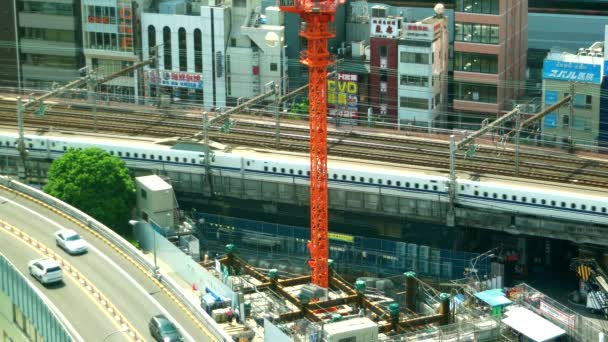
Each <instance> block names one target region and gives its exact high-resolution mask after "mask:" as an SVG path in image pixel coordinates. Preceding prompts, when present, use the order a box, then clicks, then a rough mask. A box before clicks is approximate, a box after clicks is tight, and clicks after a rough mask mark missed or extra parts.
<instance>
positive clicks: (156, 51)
mask: <svg viewBox="0 0 608 342" xmlns="http://www.w3.org/2000/svg"><path fill="white" fill-rule="evenodd" d="M154 55H155V56H154V57H155V59H156V64H155V65H154V69H155V70H156V107H157V108H160V101H161V100H162V98H161V96H160V44H158V45H156V46H154Z"/></svg>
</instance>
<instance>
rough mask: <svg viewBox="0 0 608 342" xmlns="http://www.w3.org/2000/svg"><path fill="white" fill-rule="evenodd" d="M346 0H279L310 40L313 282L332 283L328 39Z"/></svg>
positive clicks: (304, 59) (306, 60) (305, 58)
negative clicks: (298, 21) (328, 148)
mask: <svg viewBox="0 0 608 342" xmlns="http://www.w3.org/2000/svg"><path fill="white" fill-rule="evenodd" d="M344 1H345V0H279V7H280V8H281V11H284V12H291V13H296V14H298V15H300V18H302V21H303V22H304V24H305V25H303V27H302V29H301V31H300V36H301V37H303V38H305V39H306V40H307V42H308V45H307V48H306V51H305V52H301V53H300V62H301V63H302V64H304V65H307V66H308V82H309V84H310V87H309V90H308V99H309V108H310V119H309V122H310V243H309V244H308V249H309V251H310V261H309V266H310V268H311V270H312V276H311V279H312V283H313V284H316V285H318V286H320V287H323V288H327V287H328V285H329V269H328V262H327V259H328V256H329V246H328V245H329V241H328V236H327V230H328V228H327V226H328V219H327V216H328V211H327V66H328V65H330V64H332V63H333V57H332V55H330V54H329V50H328V48H327V42H328V40H329V39H331V38H333V37H335V33H334V31H333V30H332V29H331V28H330V26H329V23H330V22H332V21H334V16H335V14H336V7H337V6H338V4H343V3H344Z"/></svg>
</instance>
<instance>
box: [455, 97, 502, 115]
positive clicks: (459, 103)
mask: <svg viewBox="0 0 608 342" xmlns="http://www.w3.org/2000/svg"><path fill="white" fill-rule="evenodd" d="M454 110H458V111H465V112H477V113H486V114H496V113H497V112H498V103H487V102H478V101H466V100H458V99H454Z"/></svg>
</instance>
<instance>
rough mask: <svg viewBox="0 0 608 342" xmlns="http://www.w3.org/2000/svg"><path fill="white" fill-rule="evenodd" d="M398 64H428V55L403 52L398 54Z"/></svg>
mask: <svg viewBox="0 0 608 342" xmlns="http://www.w3.org/2000/svg"><path fill="white" fill-rule="evenodd" d="M400 62H401V63H416V64H429V54H428V53H416V52H406V51H403V52H401V53H400Z"/></svg>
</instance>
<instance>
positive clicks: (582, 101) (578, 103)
mask: <svg viewBox="0 0 608 342" xmlns="http://www.w3.org/2000/svg"><path fill="white" fill-rule="evenodd" d="M592 100H593V98H592V97H591V95H584V94H576V95H574V104H573V105H574V107H576V108H584V109H591V101H592Z"/></svg>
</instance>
